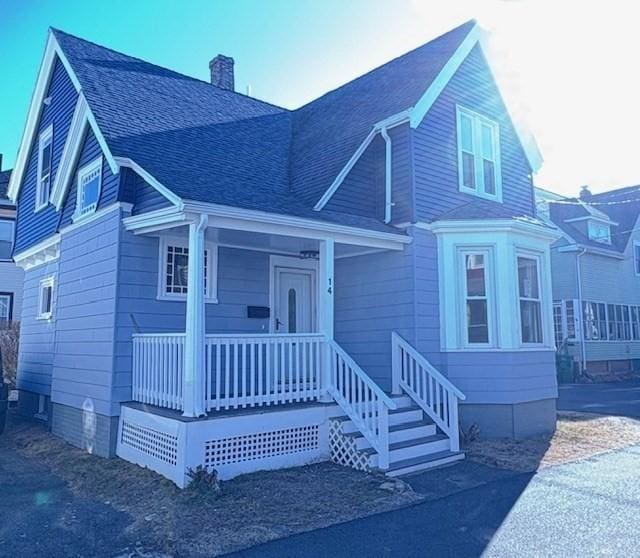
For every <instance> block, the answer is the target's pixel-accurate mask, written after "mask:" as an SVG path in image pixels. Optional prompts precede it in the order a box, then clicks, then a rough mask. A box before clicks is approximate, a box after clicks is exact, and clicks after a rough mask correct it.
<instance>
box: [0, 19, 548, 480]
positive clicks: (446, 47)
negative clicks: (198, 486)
mask: <svg viewBox="0 0 640 558" xmlns="http://www.w3.org/2000/svg"><path fill="white" fill-rule="evenodd" d="M481 39H482V33H481V31H480V29H479V28H478V26H477V25H476V24H475V23H474V22H468V23H466V24H464V25H462V26H460V27H457V28H455V29H453V30H452V31H450V32H448V33H446V34H445V35H442V36H441V37H438V38H437V39H434V40H433V41H431V42H430V43H427V44H426V45H424V46H422V47H420V48H417V49H416V50H414V51H411V52H409V53H408V54H406V55H404V56H401V57H399V58H397V59H395V60H393V61H391V62H389V63H388V64H385V65H384V66H381V67H380V68H378V69H376V70H373V71H371V72H369V73H367V74H365V75H364V76H362V77H360V78H358V79H356V80H354V81H352V82H350V83H348V84H346V85H344V86H343V87H340V88H338V89H336V90H334V91H332V92H330V93H327V94H326V95H324V96H322V97H320V98H319V99H317V100H316V101H313V102H311V103H309V104H307V105H305V106H303V107H301V108H299V109H297V110H293V111H290V110H285V109H282V108H279V107H276V106H274V105H271V104H268V103H265V102H262V101H258V100H256V99H253V98H250V97H247V96H245V95H241V94H238V93H235V92H234V91H233V84H234V79H233V60H232V59H230V58H227V57H223V56H218V57H216V58H215V59H214V60H212V62H211V65H210V69H211V81H212V83H205V82H202V81H199V80H196V79H193V78H190V77H187V76H184V75H180V74H178V73H175V72H173V71H171V70H167V69H164V68H160V67H157V66H154V65H152V64H149V63H147V62H144V61H141V60H138V59H136V58H132V57H130V56H127V55H124V54H120V53H117V52H114V51H112V50H110V49H107V48H104V47H101V46H98V45H95V44H93V43H90V42H88V41H85V40H82V39H79V38H76V37H73V36H71V35H68V34H66V33H63V32H61V31H57V30H52V31H51V32H50V33H49V39H48V43H47V47H46V51H45V55H44V60H43V63H42V67H41V70H40V74H39V77H38V81H37V84H36V89H35V94H34V97H33V99H32V104H31V108H30V110H29V114H28V118H27V125H26V131H25V133H24V140H23V143H22V146H21V148H20V151H19V155H18V158H17V163H16V168H15V170H14V174H13V176H12V179H11V184H10V188H9V190H10V192H9V193H10V195H11V197H12V199H15V200H17V201H18V225H17V245H16V249H15V259H16V261H17V262H19V263H20V265H22V266H23V267H24V268H25V270H26V278H25V292H26V302H25V305H24V310H23V324H24V328H25V332H27V334H26V336H25V338H24V339H23V344H22V351H21V354H20V365H19V387H20V390H21V399H22V401H23V404H22V405H23V406H22V408H23V410H24V412H33V411H34V410H35V407H34V405H35V402H36V400H37V398H38V397H37V396H43V397H46V398H47V399H48V400H49V398H50V401H51V416H50V420H51V428H52V431H53V432H54V433H55V434H57V435H59V436H61V437H63V438H64V439H66V440H69V441H70V442H72V443H74V444H76V445H78V446H81V447H85V448H87V449H88V450H89V451H93V452H95V453H97V454H99V455H114V453H117V454H118V455H119V456H121V457H123V458H125V459H128V460H130V461H133V462H136V463H140V464H143V465H145V466H148V467H151V468H153V469H155V470H156V471H159V472H161V473H162V474H164V475H166V476H167V477H169V478H172V479H173V480H174V481H175V482H176V483H177V484H178V485H180V486H183V485H184V483H185V479H186V477H185V473H186V471H187V469H188V468H189V467H195V466H197V465H205V466H207V467H210V468H216V469H218V471H219V472H220V474H221V475H222V476H223V478H225V477H229V476H233V475H235V474H238V473H241V472H246V471H251V470H256V469H260V468H273V467H283V466H290V465H295V464H301V463H307V462H310V461H315V460H322V459H329V458H331V459H333V460H334V461H337V462H339V463H343V464H346V465H351V466H355V467H359V468H365V469H366V468H370V467H378V468H380V469H382V470H384V471H387V472H388V473H389V474H400V473H406V472H410V471H413V470H419V469H423V468H426V467H430V466H434V465H438V464H443V463H447V462H449V461H452V460H455V459H459V458H461V457H462V454H461V453H460V451H459V443H458V421H459V418H458V405H460V412H461V417H462V419H461V420H462V423H463V427H469V426H470V425H471V424H472V423H478V424H479V425H480V429H481V432H482V434H483V435H485V436H516V437H521V436H526V435H530V434H539V433H542V432H550V431H553V429H554V427H555V400H556V396H557V386H556V379H555V364H554V356H555V345H554V336H553V321H552V298H551V275H550V261H549V245H550V244H551V243H552V242H553V241H554V240H555V239H556V238H557V232H556V231H555V229H553V228H551V227H549V226H548V225H545V224H544V223H542V222H541V221H538V220H537V219H536V218H535V199H534V190H533V186H532V180H531V175H532V172H534V171H535V170H537V168H538V167H539V164H540V157H539V154H538V152H537V150H536V148H535V144H534V143H533V142H532V140H530V139H529V136H527V135H526V133H525V132H524V131H523V130H519V129H516V127H515V126H514V122H513V121H512V120H511V119H510V118H509V115H508V112H507V109H506V107H505V105H504V103H503V100H502V97H501V96H500V93H499V91H498V89H497V87H496V84H495V82H494V79H493V77H492V74H491V72H490V70H489V66H488V64H487V61H486V59H485V55H484V50H483V49H484V47H483V46H482V44H481V43H482V41H481ZM187 284H188V285H189V288H187ZM465 397H466V399H465Z"/></svg>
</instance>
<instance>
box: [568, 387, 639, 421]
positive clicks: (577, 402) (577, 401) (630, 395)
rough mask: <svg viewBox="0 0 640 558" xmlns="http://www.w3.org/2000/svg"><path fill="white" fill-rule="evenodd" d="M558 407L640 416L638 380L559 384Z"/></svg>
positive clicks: (604, 413)
mask: <svg viewBox="0 0 640 558" xmlns="http://www.w3.org/2000/svg"><path fill="white" fill-rule="evenodd" d="M558 391H559V398H558V409H560V410H562V411H581V412H584V413H599V414H602V415H619V416H626V417H638V418H640V380H631V381H627V382H612V383H606V384H569V385H561V386H559V389H558Z"/></svg>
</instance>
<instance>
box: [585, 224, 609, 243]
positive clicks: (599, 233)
mask: <svg viewBox="0 0 640 558" xmlns="http://www.w3.org/2000/svg"><path fill="white" fill-rule="evenodd" d="M588 232H589V239H590V240H595V241H596V242H602V243H603V244H611V227H610V226H609V225H607V224H606V223H600V222H599V221H589V224H588Z"/></svg>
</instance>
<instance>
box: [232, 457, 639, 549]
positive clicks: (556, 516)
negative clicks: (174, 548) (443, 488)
mask: <svg viewBox="0 0 640 558" xmlns="http://www.w3.org/2000/svg"><path fill="white" fill-rule="evenodd" d="M639 470H640V447H632V448H627V449H625V450H622V451H619V452H615V453H609V454H604V455H601V456H599V457H596V458H592V459H589V460H587V461H582V462H577V463H572V464H569V465H562V466H559V467H554V468H550V469H546V470H545V471H543V472H542V473H539V474H537V475H535V476H530V475H528V474H526V475H515V476H511V477H507V478H500V479H497V480H495V481H493V482H489V483H487V484H485V485H482V486H479V487H476V488H473V489H470V490H466V491H463V492H459V493H457V494H455V495H453V496H449V497H446V498H442V499H440V500H435V501H431V502H427V503H424V504H418V505H415V506H412V507H410V508H404V509H401V510H397V511H393V512H388V513H384V514H380V515H375V516H372V517H369V518H365V519H360V520H356V521H352V522H349V523H343V524H340V525H336V526H333V527H329V528H326V529H320V530H317V531H313V532H310V533H305V534H302V535H296V536H294V537H289V538H287V539H282V540H279V541H274V542H272V543H268V544H264V545H261V546H256V547H253V548H252V549H249V550H247V551H245V552H242V553H237V554H234V555H233V556H235V557H236V558H241V557H242V558H251V557H256V558H257V557H260V558H269V557H274V558H276V557H277V558H283V557H298V556H299V557H325V556H326V557H333V558H340V557H343V556H344V557H349V558H355V557H359V556H367V557H370V558H376V557H391V556H401V557H403V558H410V557H429V558H433V557H439V556H452V557H453V556H456V557H458V556H465V557H474V556H480V555H482V556H492V557H493V556H495V557H504V556H510V557H519V556H566V557H574V556H575V557H578V556H580V557H581V558H588V557H590V556H638V555H639V553H640V549H639V547H638V538H637V537H638V536H637V533H638V530H639V529H640V482H638V471H639Z"/></svg>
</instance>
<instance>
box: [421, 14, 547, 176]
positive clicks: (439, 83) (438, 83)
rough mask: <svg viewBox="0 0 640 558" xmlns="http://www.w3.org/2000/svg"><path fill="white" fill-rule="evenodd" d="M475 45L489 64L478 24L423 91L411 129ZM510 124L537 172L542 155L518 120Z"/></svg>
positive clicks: (425, 112) (483, 35)
mask: <svg viewBox="0 0 640 558" xmlns="http://www.w3.org/2000/svg"><path fill="white" fill-rule="evenodd" d="M476 45H479V46H480V48H481V49H482V51H483V53H484V54H485V57H486V58H487V63H489V62H488V61H489V57H488V56H487V48H486V33H485V31H483V30H482V28H481V27H480V26H479V25H478V24H476V25H474V26H473V27H472V28H471V31H469V33H468V35H467V36H466V37H465V39H464V41H462V42H461V43H460V46H459V47H458V48H457V49H456V51H455V52H454V53H453V56H451V58H449V60H448V61H447V63H446V64H445V65H444V67H443V68H442V70H440V73H439V74H438V75H437V77H436V79H434V80H433V82H432V83H431V85H430V86H429V88H428V89H427V90H426V91H425V93H424V95H422V97H421V98H420V100H419V101H418V102H417V103H416V105H415V107H414V108H413V110H412V111H411V127H412V128H417V127H418V126H419V125H420V124H421V123H422V121H423V120H424V118H425V116H426V115H427V113H428V112H429V110H430V109H431V107H432V106H433V103H435V101H436V99H437V98H438V97H439V96H440V94H441V93H442V91H443V90H444V88H445V87H446V86H447V85H448V83H449V81H451V78H452V77H453V76H454V75H455V73H456V72H457V71H458V68H460V66H461V65H462V63H463V62H464V60H465V59H466V58H467V56H468V55H469V53H470V52H471V51H472V50H473V48H474V47H475V46H476ZM510 116H511V115H510ZM511 122H512V124H513V127H514V128H515V131H516V134H517V135H518V138H519V140H520V143H521V144H522V148H523V150H524V152H525V155H526V157H527V160H528V161H529V166H530V167H531V170H532V171H533V172H537V171H538V169H540V166H541V165H542V155H541V153H540V150H539V149H538V146H537V144H536V142H535V139H534V138H533V136H532V135H531V133H530V132H529V131H528V130H527V129H526V127H525V126H523V125H522V124H521V123H520V121H519V120H517V119H514V118H511Z"/></svg>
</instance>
